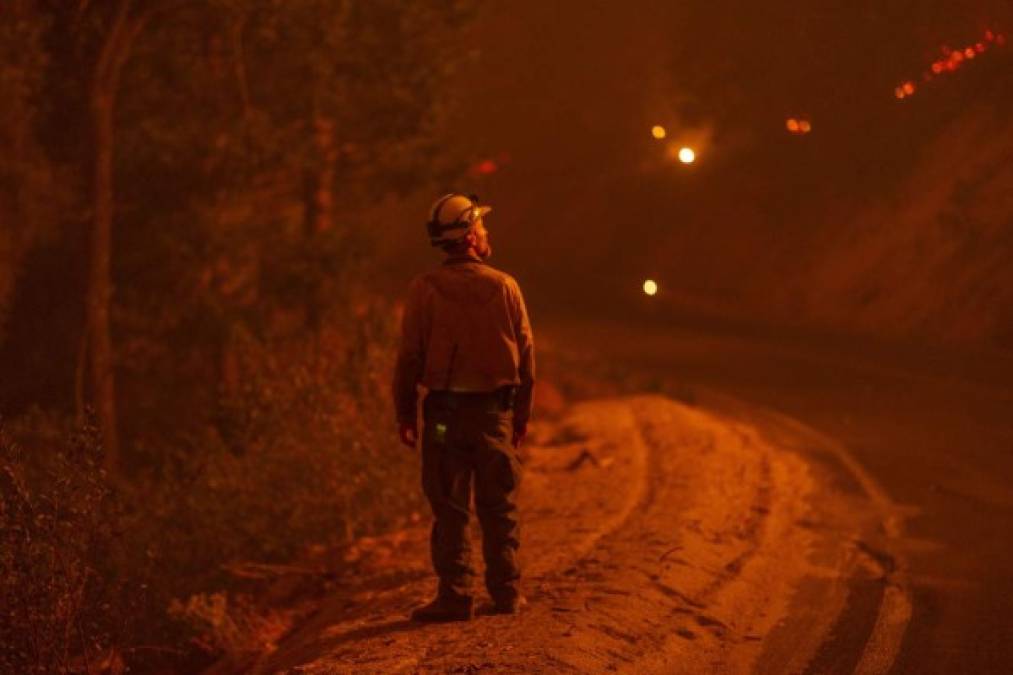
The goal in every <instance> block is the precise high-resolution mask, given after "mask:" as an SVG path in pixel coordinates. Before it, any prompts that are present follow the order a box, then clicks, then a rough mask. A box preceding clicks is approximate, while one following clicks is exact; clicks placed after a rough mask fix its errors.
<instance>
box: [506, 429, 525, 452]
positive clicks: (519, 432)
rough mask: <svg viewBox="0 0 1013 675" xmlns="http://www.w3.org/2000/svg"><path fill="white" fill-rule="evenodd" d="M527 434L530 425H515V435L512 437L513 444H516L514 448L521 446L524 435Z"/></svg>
mask: <svg viewBox="0 0 1013 675" xmlns="http://www.w3.org/2000/svg"><path fill="white" fill-rule="evenodd" d="M527 435H528V425H527V424H521V425H520V426H515V427H514V433H513V437H512V438H511V439H510V442H511V443H513V445H514V449H517V448H519V447H521V442H522V441H523V440H524V437H525V436H527Z"/></svg>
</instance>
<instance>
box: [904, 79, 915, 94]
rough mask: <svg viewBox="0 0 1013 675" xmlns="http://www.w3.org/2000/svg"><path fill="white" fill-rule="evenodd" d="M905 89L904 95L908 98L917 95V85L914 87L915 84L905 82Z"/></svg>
mask: <svg viewBox="0 0 1013 675" xmlns="http://www.w3.org/2000/svg"><path fill="white" fill-rule="evenodd" d="M903 88H904V93H905V94H907V95H908V96H910V95H911V94H913V93H915V85H914V83H913V82H905V83H904V84H903Z"/></svg>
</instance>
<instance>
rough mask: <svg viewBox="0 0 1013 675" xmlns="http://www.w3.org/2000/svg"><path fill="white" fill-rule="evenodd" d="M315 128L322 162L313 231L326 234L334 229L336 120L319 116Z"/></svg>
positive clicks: (316, 141) (314, 201) (336, 158)
mask: <svg viewBox="0 0 1013 675" xmlns="http://www.w3.org/2000/svg"><path fill="white" fill-rule="evenodd" d="M313 127H314V129H313V131H314V134H313V136H314V141H315V144H316V147H317V153H318V155H319V162H320V163H319V165H318V167H317V172H318V173H317V175H316V181H315V183H316V185H315V187H316V190H315V192H314V194H313V215H314V219H313V231H314V232H325V231H327V230H330V229H331V228H332V227H334V177H335V175H336V170H337V163H338V150H337V147H336V146H335V143H334V120H331V119H329V118H327V117H321V116H317V117H316V118H315V119H314V120H313Z"/></svg>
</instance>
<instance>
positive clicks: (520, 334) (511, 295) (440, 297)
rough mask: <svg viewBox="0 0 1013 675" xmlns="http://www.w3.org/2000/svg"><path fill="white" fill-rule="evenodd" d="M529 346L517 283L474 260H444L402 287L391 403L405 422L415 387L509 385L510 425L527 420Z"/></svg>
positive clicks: (411, 414) (531, 375)
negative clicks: (512, 394) (404, 291)
mask: <svg viewBox="0 0 1013 675" xmlns="http://www.w3.org/2000/svg"><path fill="white" fill-rule="evenodd" d="M534 379H535V348H534V341H533V338H532V333H531V323H530V322H529V320H528V312H527V309H526V308H525V306H524V298H523V296H522V295H521V289H520V287H519V286H518V285H517V282H516V281H515V280H514V278H513V277H511V276H510V275H509V274H506V273H505V272H501V271H499V270H497V269H495V268H493V267H490V266H489V265H487V264H485V263H484V262H482V261H481V260H479V259H477V258H471V257H466V258H451V259H448V260H447V261H446V262H444V263H443V265H442V266H440V267H438V268H436V269H435V270H432V271H430V272H427V273H425V274H422V275H420V276H418V277H416V278H415V279H414V280H413V281H412V283H411V286H410V287H409V292H408V299H407V301H406V303H405V309H404V319H403V323H402V331H401V348H400V350H399V351H398V358H397V366H396V367H395V370H394V383H393V390H394V406H395V408H396V410H397V418H398V421H399V422H401V423H407V422H413V421H414V420H415V413H416V402H417V401H416V399H417V396H418V393H417V387H418V385H419V384H422V385H424V386H425V387H426V388H427V389H429V390H435V391H462V392H465V391H467V392H483V391H488V392H491V391H495V390H496V389H499V388H500V387H502V386H506V385H515V386H517V397H516V400H515V404H514V423H515V424H516V425H518V426H521V425H525V424H527V421H528V419H529V418H530V416H531V405H532V397H531V393H532V388H533V386H534Z"/></svg>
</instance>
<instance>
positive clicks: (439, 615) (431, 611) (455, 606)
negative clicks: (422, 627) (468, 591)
mask: <svg viewBox="0 0 1013 675" xmlns="http://www.w3.org/2000/svg"><path fill="white" fill-rule="evenodd" d="M470 619H471V598H460V599H450V598H446V597H443V596H436V599H435V600H433V601H432V602H430V603H429V604H427V605H422V606H421V607H417V608H415V609H414V610H412V621H419V622H424V623H444V622H447V621H468V620H470Z"/></svg>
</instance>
